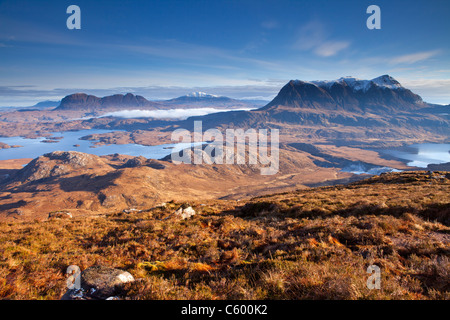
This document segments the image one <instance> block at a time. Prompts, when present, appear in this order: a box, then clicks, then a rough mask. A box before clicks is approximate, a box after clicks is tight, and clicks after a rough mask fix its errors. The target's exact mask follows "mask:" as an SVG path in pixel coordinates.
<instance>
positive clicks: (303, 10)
mask: <svg viewBox="0 0 450 320" xmlns="http://www.w3.org/2000/svg"><path fill="white" fill-rule="evenodd" d="M71 4H76V5H78V6H79V7H80V8H81V30H68V29H67V27H66V20H67V18H68V17H69V14H67V13H66V9H67V7H68V6H69V5H71ZM371 4H376V5H378V6H379V7H380V8H381V30H369V29H367V27H366V20H367V18H368V17H369V14H367V13H366V9H367V7H368V6H369V5H371ZM449 17H450V1H448V0H433V1H401V0H395V1H393V0H391V1H384V0H370V1H366V0H347V1H323V0H315V1H310V0H308V1H301V0H295V1H293V0H291V1H288V0H277V1H270V0H259V1H247V0H238V1H235V0H226V1H225V0H208V1H200V0H198V1H197V0H189V1H187V0H182V1H174V0H161V1H154V0H147V1H137V0H133V1H126V0H122V1H112V0H109V1H92V0H91V1H80V0H71V1H62V0H59V1H45V0H40V1H24V0H14V1H9V0H6V1H0V105H2V106H7V105H31V104H34V103H35V102H38V101H41V100H46V99H53V100H58V99H60V98H62V97H63V96H65V95H66V94H69V93H73V92H80V91H81V92H87V93H91V94H96V95H98V96H104V95H108V94H113V93H125V92H133V93H136V94H141V95H143V96H145V97H146V98H148V99H162V98H171V97H175V96H179V95H183V94H186V93H189V92H191V91H199V90H200V91H205V92H208V93H211V94H222V95H228V96H231V97H235V98H266V99H269V98H271V97H273V96H274V95H275V94H276V93H277V92H278V90H279V89H280V88H281V87H282V86H283V84H285V83H286V82H287V81H289V80H290V79H302V80H322V79H336V78H339V77H341V76H355V77H358V78H363V79H371V78H374V77H377V76H379V75H382V74H390V75H391V76H393V77H394V78H396V79H397V80H399V81H400V82H401V83H402V84H403V85H404V86H405V87H408V88H410V89H412V90H413V91H414V92H416V93H418V94H420V95H422V97H423V98H424V99H425V100H426V101H428V102H433V103H443V104H444V103H445V104H448V103H450V41H449V31H450V19H449Z"/></svg>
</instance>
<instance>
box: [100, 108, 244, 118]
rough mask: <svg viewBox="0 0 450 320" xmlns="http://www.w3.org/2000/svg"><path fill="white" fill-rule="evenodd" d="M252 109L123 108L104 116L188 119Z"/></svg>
mask: <svg viewBox="0 0 450 320" xmlns="http://www.w3.org/2000/svg"><path fill="white" fill-rule="evenodd" d="M238 110H246V111H248V110H251V109H249V108H246V109H233V110H230V109H217V108H192V109H169V110H121V111H115V112H109V113H106V114H104V115H103V116H102V117H117V118H126V119H131V118H155V119H187V118H189V117H193V116H204V115H207V114H210V113H216V112H224V111H238Z"/></svg>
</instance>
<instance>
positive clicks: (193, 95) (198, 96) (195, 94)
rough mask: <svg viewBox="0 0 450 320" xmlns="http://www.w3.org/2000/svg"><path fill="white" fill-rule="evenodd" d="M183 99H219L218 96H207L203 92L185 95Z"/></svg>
mask: <svg viewBox="0 0 450 320" xmlns="http://www.w3.org/2000/svg"><path fill="white" fill-rule="evenodd" d="M185 97H189V98H219V96H216V95H214V94H208V93H205V92H200V91H198V92H191V93H189V94H187V95H185Z"/></svg>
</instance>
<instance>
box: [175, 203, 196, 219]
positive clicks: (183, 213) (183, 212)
mask: <svg viewBox="0 0 450 320" xmlns="http://www.w3.org/2000/svg"><path fill="white" fill-rule="evenodd" d="M175 215H176V216H178V217H180V218H181V219H183V220H184V219H188V218H190V217H192V216H194V215H195V210H194V209H193V208H192V207H191V206H188V207H186V208H184V207H183V206H181V207H180V208H179V209H178V210H177V211H175Z"/></svg>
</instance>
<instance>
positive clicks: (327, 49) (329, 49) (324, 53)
mask: <svg viewBox="0 0 450 320" xmlns="http://www.w3.org/2000/svg"><path fill="white" fill-rule="evenodd" d="M349 46H350V42H348V41H326V42H324V43H322V44H321V45H319V46H318V47H317V48H316V49H315V50H314V52H315V53H316V54H318V55H319V56H321V57H331V56H334V55H336V54H337V53H338V52H339V51H341V50H344V49H346V48H348V47H349Z"/></svg>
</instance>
